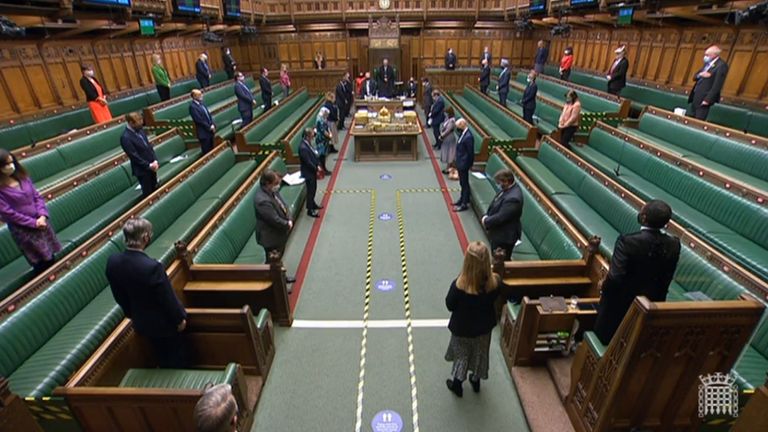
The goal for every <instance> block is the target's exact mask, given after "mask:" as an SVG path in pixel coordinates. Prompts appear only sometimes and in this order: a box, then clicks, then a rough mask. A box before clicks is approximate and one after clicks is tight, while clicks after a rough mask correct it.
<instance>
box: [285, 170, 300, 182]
mask: <svg viewBox="0 0 768 432" xmlns="http://www.w3.org/2000/svg"><path fill="white" fill-rule="evenodd" d="M283 181H284V182H285V183H286V184H287V185H289V186H296V185H299V184H302V183H304V178H303V177H302V176H301V172H300V171H296V172H294V173H291V174H286V175H284V176H283Z"/></svg>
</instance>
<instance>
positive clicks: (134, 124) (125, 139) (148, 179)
mask: <svg viewBox="0 0 768 432" xmlns="http://www.w3.org/2000/svg"><path fill="white" fill-rule="evenodd" d="M125 123H126V127H125V130H124V131H123V134H122V135H121V136H120V147H122V148H123V151H124V152H125V154H127V155H128V159H130V161H131V173H133V175H134V177H136V179H137V180H138V181H139V185H140V186H141V195H142V197H144V198H146V197H148V196H149V195H151V194H152V192H154V191H155V190H156V189H157V170H158V169H159V168H160V164H159V163H158V162H157V155H155V149H154V148H153V147H152V144H150V143H149V140H148V139H147V134H146V133H144V131H143V130H142V128H143V127H144V118H143V117H142V116H141V113H138V112H132V113H128V114H126V115H125Z"/></svg>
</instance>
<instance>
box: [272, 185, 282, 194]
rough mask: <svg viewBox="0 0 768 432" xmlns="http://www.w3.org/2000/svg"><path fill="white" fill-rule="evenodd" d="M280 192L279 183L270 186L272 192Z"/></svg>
mask: <svg viewBox="0 0 768 432" xmlns="http://www.w3.org/2000/svg"><path fill="white" fill-rule="evenodd" d="M278 192H280V185H279V184H278V185H277V186H272V193H278Z"/></svg>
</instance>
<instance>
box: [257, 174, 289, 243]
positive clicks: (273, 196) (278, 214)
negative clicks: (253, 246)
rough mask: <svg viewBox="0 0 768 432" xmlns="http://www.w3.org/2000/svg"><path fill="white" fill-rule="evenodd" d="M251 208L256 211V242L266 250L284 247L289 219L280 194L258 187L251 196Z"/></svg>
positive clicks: (286, 241)
mask: <svg viewBox="0 0 768 432" xmlns="http://www.w3.org/2000/svg"><path fill="white" fill-rule="evenodd" d="M253 207H254V208H255V209H256V233H255V234H256V242H258V243H259V244H260V245H262V246H263V247H264V248H267V249H272V248H278V249H282V248H283V247H285V244H286V243H288V233H289V232H290V228H289V227H288V222H289V221H290V220H291V217H290V216H289V215H288V206H287V205H286V204H285V201H283V198H282V197H281V196H280V193H279V192H278V193H272V192H271V191H268V190H266V189H264V188H263V187H261V186H259V188H258V189H256V192H255V193H254V194H253Z"/></svg>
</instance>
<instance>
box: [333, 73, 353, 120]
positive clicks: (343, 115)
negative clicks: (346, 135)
mask: <svg viewBox="0 0 768 432" xmlns="http://www.w3.org/2000/svg"><path fill="white" fill-rule="evenodd" d="M349 87H350V84H349V72H344V75H343V76H342V77H341V80H339V83H338V84H336V106H337V107H338V108H339V124H338V125H337V126H336V127H337V129H338V130H344V121H345V120H346V119H347V115H349V108H350V105H351V104H352V100H351V99H350V98H349V92H350V90H351V89H350V88H349Z"/></svg>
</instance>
